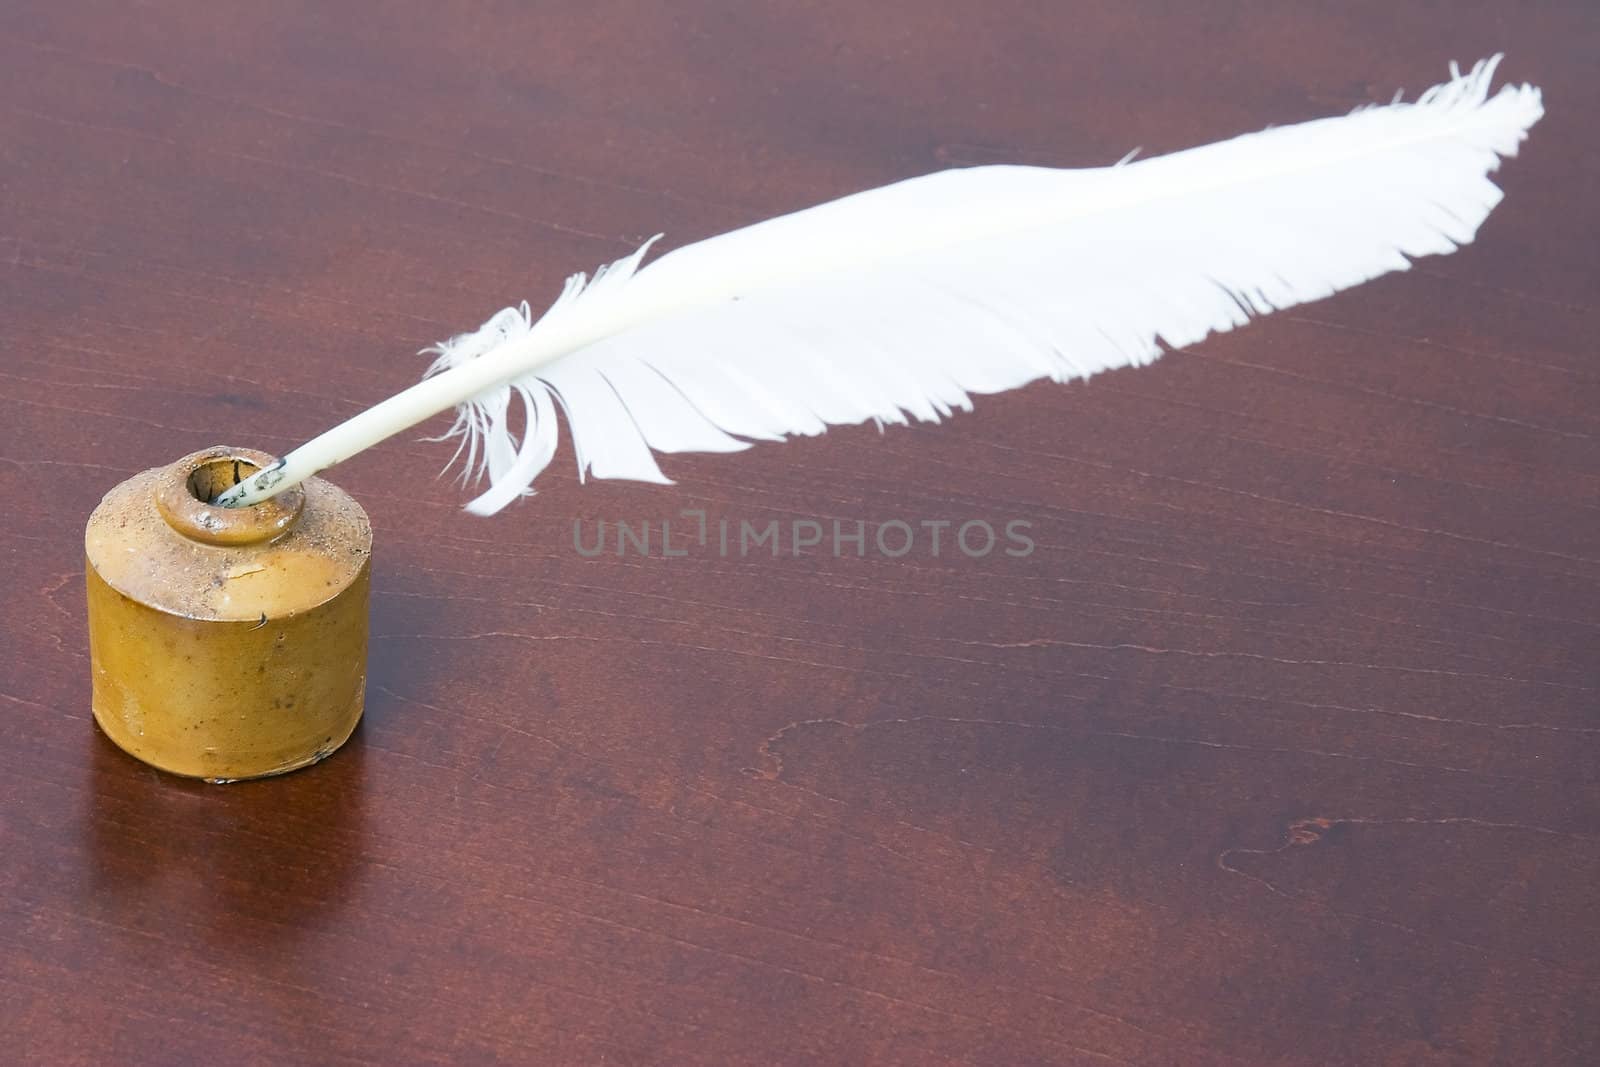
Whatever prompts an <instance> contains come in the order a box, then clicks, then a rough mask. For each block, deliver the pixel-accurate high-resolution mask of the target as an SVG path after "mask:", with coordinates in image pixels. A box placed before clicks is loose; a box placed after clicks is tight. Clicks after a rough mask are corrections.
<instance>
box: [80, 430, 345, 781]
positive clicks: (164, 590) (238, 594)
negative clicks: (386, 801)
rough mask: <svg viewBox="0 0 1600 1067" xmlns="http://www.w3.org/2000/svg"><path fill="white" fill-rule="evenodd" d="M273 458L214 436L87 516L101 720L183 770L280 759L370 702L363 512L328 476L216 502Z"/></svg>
mask: <svg viewBox="0 0 1600 1067" xmlns="http://www.w3.org/2000/svg"><path fill="white" fill-rule="evenodd" d="M271 459H272V458H271V457H270V456H268V455H266V454H265V453H262V452H257V451H255V450H252V449H241V448H221V447H219V448H209V449H205V450H203V451H200V452H196V453H194V454H192V455H189V456H185V457H184V458H183V459H181V460H179V461H178V462H176V463H174V464H172V465H171V466H169V467H158V468H155V469H152V470H147V471H145V472H143V473H142V474H137V475H135V476H133V477H132V478H130V479H128V480H127V481H125V482H123V483H122V484H121V485H118V486H117V487H116V488H114V489H112V490H111V491H110V492H109V493H107V494H106V496H105V499H104V500H102V501H101V502H100V506H99V507H97V508H96V509H95V510H94V513H93V514H92V515H91V516H90V517H89V523H88V526H87V528H86V529H85V531H84V552H85V557H86V571H87V581H88V602H89V658H90V667H91V670H92V672H93V707H94V717H95V721H96V722H98V723H99V725H100V728H101V730H103V731H104V732H105V734H106V736H107V737H109V738H110V739H111V740H112V741H113V742H115V743H116V744H117V745H118V746H119V747H121V748H122V749H124V750H125V751H127V752H128V753H129V754H130V755H132V756H135V757H137V758H138V759H141V760H143V761H144V762H146V763H149V764H151V765H152V766H155V767H159V768H161V769H162V770H165V771H170V772H172V773H173V774H180V775H185V776H189V777H194V778H205V779H208V780H210V781H215V782H226V781H234V780H237V779H241V778H259V777H263V776H265V775H272V774H282V773H284V772H285V771H292V770H294V769H296V768H298V767H303V766H306V765H307V764H311V763H315V762H316V761H317V760H320V759H322V758H323V757H325V756H327V755H329V754H330V753H332V752H333V751H334V750H336V749H337V748H338V747H339V746H340V745H342V744H344V742H345V741H346V740H347V739H348V738H349V736H350V734H351V732H352V731H353V730H354V729H355V727H356V723H357V722H358V721H359V720H360V718H361V711H362V706H363V695H364V689H365V683H366V662H367V595H368V587H369V584H370V574H371V554H372V527H371V524H370V523H369V522H368V521H367V516H366V513H365V512H364V511H363V510H362V509H361V506H360V505H359V504H357V503H356V502H355V501H354V500H352V499H351V498H350V496H349V495H348V494H346V493H345V492H344V491H343V490H341V489H339V488H338V487H337V486H335V485H332V484H331V483H329V482H326V481H323V480H322V479H320V478H309V479H307V480H306V481H305V482H303V483H302V484H301V485H299V486H297V487H295V488H293V489H290V490H288V491H286V492H284V493H282V494H280V495H279V496H277V497H274V498H273V499H272V500H268V501H266V502H264V503H261V504H257V505H255V506H253V507H245V508H237V509H228V508H219V507H216V506H214V505H211V504H209V503H208V501H209V500H211V499H212V498H214V497H215V496H216V494H217V493H219V492H220V491H222V490H223V489H225V488H227V487H228V486H230V485H233V484H236V483H237V482H239V481H241V480H243V479H244V478H247V477H249V476H250V475H251V474H253V473H255V471H256V470H257V469H259V468H261V467H263V466H265V465H267V464H269V463H270V462H271Z"/></svg>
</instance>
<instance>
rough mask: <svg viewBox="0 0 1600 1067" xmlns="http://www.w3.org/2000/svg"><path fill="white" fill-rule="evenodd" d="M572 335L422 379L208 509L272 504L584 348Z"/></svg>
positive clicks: (530, 342) (535, 340)
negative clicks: (366, 453)
mask: <svg viewBox="0 0 1600 1067" xmlns="http://www.w3.org/2000/svg"><path fill="white" fill-rule="evenodd" d="M573 333H574V331H571V330H564V331H561V332H560V333H555V332H551V333H538V332H535V333H531V334H529V335H528V336H526V337H523V338H519V339H517V340H515V341H510V342H507V343H506V345H504V346H503V351H501V352H499V353H497V355H499V356H503V357H505V358H504V359H499V358H497V359H493V360H488V359H475V360H471V361H469V362H466V363H463V364H461V365H460V366H457V367H452V368H451V369H449V370H447V371H444V372H443V373H440V374H436V375H434V376H433V377H431V378H424V379H423V380H422V381H420V382H418V383H417V384H416V385H413V386H411V387H410V388H408V389H405V390H402V391H401V392H398V393H396V394H395V395H394V396H391V397H389V398H388V399H387V400H384V401H381V402H379V403H377V404H374V405H373V406H372V407H370V408H368V409H367V410H365V411H363V412H361V413H360V414H359V415H355V416H353V417H351V418H349V419H347V420H345V421H344V422H341V423H340V424H339V425H337V426H335V427H333V428H332V429H330V430H327V431H325V432H323V433H321V434H318V435H317V436H316V437H313V438H312V439H311V440H309V441H307V442H306V443H305V444H303V445H301V446H299V447H298V448H295V449H293V450H291V451H290V452H288V453H286V454H284V455H283V456H281V457H280V458H279V459H278V460H277V462H275V463H273V464H272V465H271V466H270V467H265V468H263V469H262V470H260V471H258V472H256V473H255V474H254V475H252V476H251V477H249V478H247V479H245V480H244V481H242V482H240V483H239V484H237V485H235V486H233V487H232V488H231V489H229V490H227V491H226V492H224V493H223V494H221V495H220V496H218V497H217V498H216V499H215V500H213V501H212V503H213V504H215V505H217V506H219V507H225V508H238V507H248V506H249V505H251V504H259V503H261V502H262V501H263V500H268V499H271V498H272V497H274V496H276V495H278V494H279V493H281V492H284V491H285V490H287V489H291V488H293V487H294V486H296V485H298V484H300V483H301V482H303V481H304V480H305V479H307V478H309V477H311V476H312V475H314V474H317V473H319V472H321V471H324V470H327V469H328V468H329V467H332V466H335V465H337V464H339V463H343V462H344V461H345V460H347V459H349V458H350V457H351V456H353V455H355V454H356V453H358V452H364V451H366V450H367V449H369V448H371V447H372V446H373V445H376V444H379V443H380V442H383V441H386V440H388V439H389V438H391V437H393V436H394V435H395V434H397V433H401V432H403V431H405V430H408V429H410V428H411V427H413V426H415V425H416V424H417V423H419V422H422V421H424V420H425V419H428V418H431V417H432V416H434V415H437V414H438V413H439V412H441V411H446V410H448V409H450V408H452V407H455V406H456V405H457V404H460V403H463V402H465V401H466V400H468V399H470V398H471V397H475V396H478V395H479V394H481V393H483V392H486V391H488V390H491V389H496V388H498V387H500V386H502V385H504V384H505V381H506V378H507V377H508V376H510V375H513V374H521V373H526V372H527V371H529V370H532V369H533V368H534V367H537V366H539V365H540V364H542V363H546V362H549V361H550V360H552V359H556V358H558V357H560V356H562V355H564V354H566V353H567V352H569V351H571V350H572V349H573V348H575V347H578V346H579V345H581V344H582V343H583V342H582V340H581V339H580V338H577V337H574V336H573ZM513 346H515V347H513Z"/></svg>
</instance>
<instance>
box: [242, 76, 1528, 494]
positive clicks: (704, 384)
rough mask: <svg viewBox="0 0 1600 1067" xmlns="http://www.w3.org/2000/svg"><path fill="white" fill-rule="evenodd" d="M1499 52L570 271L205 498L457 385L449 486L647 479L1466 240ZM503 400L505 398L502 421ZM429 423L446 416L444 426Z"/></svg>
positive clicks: (961, 173)
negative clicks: (1332, 111)
mask: <svg viewBox="0 0 1600 1067" xmlns="http://www.w3.org/2000/svg"><path fill="white" fill-rule="evenodd" d="M1498 60H1499V57H1498V56H1496V57H1494V58H1493V59H1489V60H1485V61H1483V62H1480V63H1479V64H1477V66H1475V67H1474V68H1473V69H1472V70H1471V72H1469V73H1467V74H1465V75H1463V74H1461V73H1460V72H1459V70H1457V69H1455V68H1454V67H1453V66H1452V70H1451V73H1452V78H1451V80H1450V81H1449V82H1447V83H1445V84H1443V85H1439V86H1435V87H1434V88H1432V89H1429V90H1428V91H1427V92H1425V93H1424V94H1422V96H1421V97H1420V98H1419V99H1418V100H1417V101H1416V102H1415V103H1411V104H1406V103H1400V102H1398V101H1397V102H1396V103H1394V104H1390V105H1388V106H1384V107H1369V108H1363V109H1361V110H1358V111H1356V112H1355V113H1354V114H1351V115H1348V116H1344V117H1340V118H1331V119H1322V120H1318V121H1315V122H1307V123H1303V124H1300V125H1297V126H1288V127H1282V128H1275V129H1268V130H1265V131H1262V132H1260V133H1253V134H1248V135H1245V136H1242V137H1236V138H1234V139H1232V140H1229V141H1223V142H1220V143H1217V144H1212V145H1206V146H1203V147H1200V148H1193V149H1189V150H1187V151H1182V152H1176V153H1173V154H1171V155H1167V156H1162V157H1158V158H1154V159H1147V160H1144V161H1142V162H1137V163H1123V164H1118V165H1117V166H1114V167H1105V168H1098V169H1090V170H1052V169H1046V168H1038V167H1022V166H986V167H974V168H971V169H965V170H950V171H944V172H941V173H937V174H932V175H928V176H926V177H922V178H913V179H910V180H908V181H903V182H899V183H896V184H894V185H889V186H885V187H883V188H880V189H873V190H870V191H868V192H864V193H858V194H855V195H853V196H847V197H844V198H843V199H840V200H835V201H832V202H831V203H827V204H823V205H821V206H819V207H814V208H810V209H807V210H805V211H799V212H796V213H794V214H791V215H784V216H782V217H779V218H775V219H771V220H768V221H766V222H762V223H758V224H756V225H753V226H748V227H746V228H744V229H740V230H735V231H733V232H731V233H727V234H723V235H722V236H720V237H713V238H710V239H709V240H705V241H701V242H699V243H697V244H692V245H688V246H686V247H683V248H679V249H677V250H676V251H673V252H670V253H668V254H667V255H665V256H662V257H661V258H660V259H658V260H656V261H655V262H653V263H651V264H650V265H649V266H647V267H645V268H644V269H642V270H641V269H639V263H640V261H641V260H642V259H643V258H644V254H645V252H646V251H647V250H648V249H649V247H650V245H651V244H652V243H654V240H655V239H654V238H652V240H651V241H648V242H646V243H645V245H644V246H643V247H642V248H640V249H639V250H638V251H637V252H635V253H634V254H633V255H631V256H629V257H627V258H626V259H622V260H618V261H617V262H615V263H612V264H610V265H609V266H607V267H602V268H601V269H600V270H598V271H596V272H595V276H594V277H593V278H592V279H587V280H586V279H585V277H584V276H583V275H582V274H578V275H575V276H573V277H572V278H569V279H568V280H567V284H566V288H565V290H564V291H563V292H562V294H561V296H560V298H559V299H557V300H556V302H555V303H554V304H553V305H551V307H550V309H549V310H548V311H546V312H545V313H544V314H543V315H542V316H540V317H539V318H538V319H537V320H534V319H533V318H532V316H531V315H530V313H529V309H528V305H527V304H523V305H521V306H520V307H517V308H507V309H505V310H504V311H501V312H499V313H498V314H496V315H495V316H494V317H493V318H491V319H490V320H489V321H488V322H486V323H485V324H484V325H483V326H482V327H480V328H479V329H478V330H476V331H475V332H473V333H469V334H464V335H462V336H459V337H455V338H452V339H451V340H449V341H446V342H444V343H443V344H440V345H438V346H436V347H435V348H434V349H432V350H430V351H432V352H434V353H435V354H436V355H437V359H436V360H435V361H434V364H433V366H432V367H431V368H430V369H429V371H428V376H427V377H426V378H425V379H424V380H423V381H422V382H420V383H418V384H417V385H415V386H413V387H412V388H410V389H408V390H406V391H405V392H403V393H400V394H398V395H397V396H394V397H391V398H390V399H389V400H386V401H384V402H383V403H381V404H378V405H377V406H375V407H373V408H370V409H368V410H367V411H365V412H363V413H361V414H360V415H357V416H356V417H355V418H353V419H351V420H349V421H348V422H346V423H343V424H341V425H339V426H336V427H334V428H333V429H332V430H329V431H328V432H327V433H325V434H323V435H321V436H320V437H317V438H315V439H314V440H312V441H310V442H308V443H307V444H305V445H303V446H301V447H300V448H297V449H295V450H293V451H292V452H290V453H288V454H287V455H285V456H284V457H283V458H281V459H280V460H278V461H277V462H276V463H275V464H273V465H272V466H271V467H268V468H266V469H264V470H262V471H260V472H259V473H257V474H256V475H254V476H253V477H251V478H249V479H247V480H246V481H244V482H242V483H240V484H239V485H238V486H236V487H234V488H233V489H231V490H229V491H228V492H227V493H225V494H224V495H223V496H221V497H219V498H218V499H217V503H219V504H222V505H224V506H230V507H237V506H242V505H246V504H252V503H256V502H258V501H260V500H264V499H266V498H267V497H270V496H272V495H275V494H276V493H279V492H282V491H283V490H284V489H287V488H289V487H290V486H292V485H294V484H295V483H297V482H299V481H300V480H301V479H303V478H305V477H308V476H310V475H312V474H315V473H316V472H317V471H319V470H322V469H324V468H326V467H329V466H332V465H333V464H335V463H338V462H340V461H342V460H344V459H346V458H348V457H349V456H351V455H353V454H355V453H356V452H359V451H361V450H362V449H364V448H367V447H369V446H371V445H373V444H376V443H377V442H379V441H381V440H383V439H385V438H387V437H389V436H391V435H392V434H395V433H398V432H399V431H401V430H403V429H405V428H407V427H409V426H412V425H415V424H416V423H418V422H420V421H422V420H423V419H426V418H428V417H429V416H432V415H434V414H436V413H438V412H440V411H443V410H446V409H448V408H450V407H452V406H457V405H459V410H458V414H457V418H456V423H455V425H454V426H453V427H452V428H451V430H450V433H449V435H458V436H460V437H461V438H462V448H461V449H458V451H457V455H458V456H459V455H460V453H461V451H462V450H463V449H464V450H465V452H466V462H467V472H468V474H469V475H479V474H482V473H487V474H488V476H489V482H490V484H489V488H488V490H487V491H486V492H484V493H483V494H482V495H481V496H479V497H477V498H476V499H474V500H473V501H472V502H471V503H469V504H468V505H467V508H468V510H469V511H473V512H476V513H478V514H484V515H488V514H493V513H494V512H496V511H498V510H500V509H501V508H503V507H505V506H506V504H508V503H510V502H511V501H512V500H514V499H516V498H517V497H519V496H522V495H525V494H527V493H530V492H532V489H531V488H530V487H531V484H532V482H533V480H534V478H535V477H537V476H538V474H539V473H540V472H541V471H542V470H544V468H545V466H546V465H547V464H548V463H549V462H550V459H551V457H552V456H553V455H554V454H555V451H556V442H557V422H556V411H555V409H556V406H557V405H559V406H560V407H561V409H562V410H563V411H564V412H565V414H566V418H567V422H568V425H569V427H570V428H571V432H572V438H573V447H574V451H575V452H576V453H577V459H578V472H579V476H580V478H581V477H584V476H586V475H591V476H593V477H596V478H632V479H637V480H642V481H653V482H666V481H667V480H668V479H667V478H666V477H665V476H663V475H662V473H661V471H660V469H659V468H658V467H657V466H656V462H655V458H654V456H653V455H652V453H653V452H731V451H735V450H738V449H742V448H746V447H748V445H749V443H750V442H752V441H760V440H781V439H783V438H785V437H787V436H789V435H792V434H817V433H821V432H822V431H823V430H825V429H827V427H829V426H832V425H841V424H848V423H859V422H864V421H867V420H873V421H875V422H877V423H878V424H880V425H882V424H884V423H905V422H907V421H908V419H909V418H917V419H921V420H928V421H937V420H939V419H941V418H943V417H944V416H947V415H949V414H950V413H951V412H952V411H954V410H956V409H958V408H959V409H962V410H970V409H971V407H972V401H971V396H972V395H973V394H975V393H995V392H1001V391H1003V390H1007V389H1013V388H1016V387H1017V386H1020V385H1023V384H1025V383H1027V382H1031V381H1033V380H1035V379H1038V378H1050V379H1052V380H1054V381H1057V382H1060V381H1066V380H1068V379H1072V378H1087V377H1089V376H1090V375H1092V374H1096V373H1098V372H1100V371H1103V370H1108V369H1111V368H1114V367H1123V366H1128V365H1139V364H1145V363H1149V362H1151V361H1152V360H1154V359H1156V358H1157V357H1158V356H1160V355H1161V353H1162V351H1163V345H1165V346H1170V347H1173V348H1179V347H1182V346H1185V345H1190V344H1194V343H1195V342H1197V341H1199V340H1201V339H1202V338H1204V337H1205V336H1206V335H1207V334H1209V333H1212V332H1215V331H1221V330H1229V329H1232V328H1234V327H1236V326H1240V325H1243V324H1244V323H1245V322H1246V321H1248V320H1249V319H1250V318H1251V317H1252V316H1255V315H1264V314H1266V313H1268V312H1270V311H1273V310H1275V309H1279V308H1286V307H1291V306H1293V305H1295V304H1301V303H1305V302H1306V301H1309V300H1317V299H1320V298H1322V297H1325V296H1329V295H1331V294H1333V293H1335V292H1337V291H1339V290H1340V289H1345V288H1348V287H1350V286H1353V285H1356V284H1358V283H1360V282H1363V281H1366V280H1367V279H1369V278H1374V277H1377V276H1378V275H1380V274H1385V273H1387V272H1389V271H1394V270H1405V269H1406V268H1407V267H1408V266H1409V261H1410V260H1411V259H1413V258H1416V257H1419V256H1425V255H1435V254H1443V253H1447V252H1452V251H1454V250H1455V249H1456V248H1458V247H1459V246H1461V245H1463V244H1466V243H1468V242H1469V241H1471V240H1472V238H1473V236H1474V234H1475V233H1476V232H1477V229H1478V226H1479V225H1480V224H1481V223H1482V222H1483V220H1484V219H1485V218H1486V217H1487V216H1488V214H1489V211H1490V210H1491V209H1492V208H1493V207H1494V206H1495V204H1496V203H1498V202H1499V200H1500V196H1501V194H1500V190H1499V189H1498V188H1496V187H1495V185H1494V184H1493V183H1492V182H1490V181H1489V179H1488V174H1489V173H1490V172H1491V171H1493V170H1495V169H1496V168H1497V167H1498V165H1499V160H1500V157H1501V156H1511V155H1514V154H1515V153H1516V150H1517V145H1518V143H1519V142H1520V141H1521V140H1522V139H1523V138H1524V137H1525V136H1526V133H1527V130H1528V129H1529V127H1531V126H1532V125H1533V124H1534V123H1535V122H1536V121H1538V119H1539V117H1540V116H1541V115H1542V114H1543V108H1542V106H1541V103H1540V95H1539V91H1538V90H1537V89H1535V88H1533V87H1531V86H1527V85H1523V86H1519V87H1511V86H1506V87H1504V88H1502V89H1501V91H1500V92H1499V93H1498V94H1496V95H1495V96H1493V97H1490V95H1489V82H1490V78H1491V77H1492V75H1493V73H1494V69H1495V65H1496V63H1497V62H1498ZM513 401H515V402H516V403H517V405H518V406H520V408H521V416H522V417H521V420H520V421H521V422H522V424H523V432H522V434H521V438H520V441H519V440H518V439H517V435H516V433H515V432H514V430H513V421H514V419H513V411H512V405H513ZM449 435H447V436H449Z"/></svg>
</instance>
